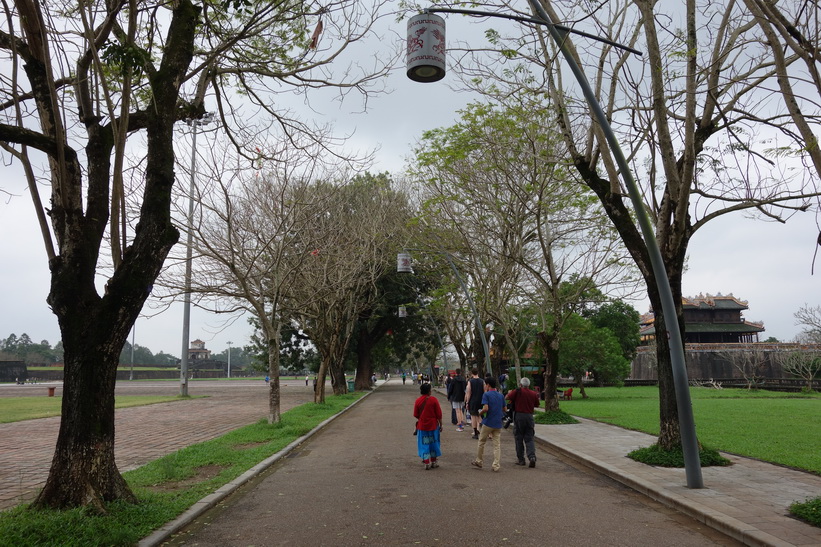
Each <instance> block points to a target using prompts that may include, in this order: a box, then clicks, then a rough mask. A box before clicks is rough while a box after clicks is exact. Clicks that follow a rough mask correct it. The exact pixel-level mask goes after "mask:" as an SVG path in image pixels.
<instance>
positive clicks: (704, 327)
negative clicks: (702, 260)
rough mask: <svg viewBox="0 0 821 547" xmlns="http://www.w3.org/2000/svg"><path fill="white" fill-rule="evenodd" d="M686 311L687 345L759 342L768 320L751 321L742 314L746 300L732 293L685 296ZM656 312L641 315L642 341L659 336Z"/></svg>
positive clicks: (685, 330)
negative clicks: (739, 298) (657, 334)
mask: <svg viewBox="0 0 821 547" xmlns="http://www.w3.org/2000/svg"><path fill="white" fill-rule="evenodd" d="M682 307H683V311H684V342H685V343H687V344H742V343H751V342H758V333H759V332H764V323H762V322H753V321H747V320H745V319H744V317H743V316H742V315H741V312H742V311H743V310H746V309H748V306H747V301H746V300H738V299H737V298H736V297H734V296H733V295H732V294H730V295H729V296H722V295H721V294H718V295H717V296H712V295H710V294H708V295H706V296H705V295H701V294H700V295H698V296H697V297H694V298H689V297H688V298H682ZM654 319H655V318H654V316H653V312H652V311H651V312H649V313H646V314H644V315H643V316H642V318H641V331H640V334H641V340H642V343H645V344H646V343H650V342H652V341H653V340H654V339H655V337H656V327H655V324H654Z"/></svg>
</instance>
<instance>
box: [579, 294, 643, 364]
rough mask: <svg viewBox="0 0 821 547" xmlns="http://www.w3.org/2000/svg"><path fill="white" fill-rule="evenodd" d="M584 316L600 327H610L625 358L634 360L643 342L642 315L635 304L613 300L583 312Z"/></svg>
mask: <svg viewBox="0 0 821 547" xmlns="http://www.w3.org/2000/svg"><path fill="white" fill-rule="evenodd" d="M582 316H583V317H585V318H587V319H590V321H591V322H592V323H593V325H594V326H596V327H598V328H606V329H609V330H610V332H612V333H613V334H614V335H615V337H616V340H618V341H619V345H620V346H621V351H622V355H623V356H624V358H625V359H627V360H628V361H632V360H633V359H634V358H635V357H636V348H637V347H638V346H639V344H640V343H641V335H640V334H639V331H640V328H641V327H640V322H641V315H640V314H639V312H638V311H636V309H635V308H634V307H633V306H631V305H630V304H627V303H625V302H623V301H621V300H613V301H610V302H606V303H604V304H602V305H601V306H599V307H597V308H595V309H594V310H590V311H585V312H583V313H582Z"/></svg>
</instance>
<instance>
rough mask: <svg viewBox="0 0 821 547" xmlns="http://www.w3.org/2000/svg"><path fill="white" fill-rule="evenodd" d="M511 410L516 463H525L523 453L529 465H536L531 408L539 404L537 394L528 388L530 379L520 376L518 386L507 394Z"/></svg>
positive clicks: (534, 432) (533, 423) (534, 430)
mask: <svg viewBox="0 0 821 547" xmlns="http://www.w3.org/2000/svg"><path fill="white" fill-rule="evenodd" d="M507 400H508V401H510V406H511V409H512V410H513V439H514V442H515V443H516V465H526V464H525V454H527V459H528V461H529V462H530V464H529V465H530V467H536V443H535V442H534V441H533V438H534V436H535V435H536V429H535V422H534V421H533V410H534V409H535V408H536V407H537V406H539V404H540V401H539V394H538V393H536V392H535V391H533V390H532V389H530V380H529V379H528V378H522V379H521V380H520V381H519V387H518V388H517V389H514V390H512V391H510V392H509V393H508V394H507Z"/></svg>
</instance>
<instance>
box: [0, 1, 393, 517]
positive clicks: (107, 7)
mask: <svg viewBox="0 0 821 547" xmlns="http://www.w3.org/2000/svg"><path fill="white" fill-rule="evenodd" d="M379 8H380V2H379V0H376V1H375V2H374V3H373V4H372V5H368V4H367V3H365V2H358V1H353V0H338V1H336V2H332V3H330V4H328V3H323V4H321V5H320V4H315V3H313V2H296V3H294V2H289V3H276V2H275V3H257V4H251V3H246V2H221V3H220V2H218V3H205V4H194V3H193V2H191V1H190V0H179V1H177V2H173V3H170V4H168V3H162V2H156V1H153V0H149V1H147V2H142V3H139V2H126V1H122V2H116V1H115V2H96V1H92V2H85V3H81V4H71V3H65V4H44V3H42V2H40V1H39V0H17V1H15V2H14V3H13V4H8V3H4V4H3V10H4V14H5V17H4V18H3V22H2V23H0V25H2V26H0V48H1V49H2V50H3V51H4V52H5V54H6V56H7V64H6V66H7V67H8V72H4V74H3V76H2V79H0V87H2V89H3V99H2V103H0V109H2V112H3V114H4V117H3V123H0V145H2V149H3V150H4V154H10V155H11V156H13V157H14V158H15V160H16V161H19V162H20V164H21V165H22V167H23V169H24V172H25V173H26V176H27V180H28V187H29V192H30V194H31V196H32V199H33V204H34V210H35V214H36V215H37V218H38V219H39V220H40V224H41V232H42V235H43V240H44V244H45V249H46V256H47V258H48V260H49V264H48V266H49V268H50V271H51V288H50V292H49V296H48V302H49V304H50V306H51V308H52V310H53V311H54V313H55V315H56V316H57V319H58V323H59V326H60V331H61V334H62V343H63V348H64V350H65V353H64V362H65V380H64V382H65V383H64V392H63V393H64V394H63V399H62V421H61V425H60V432H59V435H58V439H57V446H56V449H55V454H54V459H53V461H52V466H51V469H50V471H49V477H48V479H47V481H46V484H45V487H44V489H43V490H42V492H41V493H40V495H39V496H38V498H37V500H36V501H35V504H34V505H35V506H38V507H71V506H83V505H88V506H93V507H94V508H95V509H96V510H98V511H104V510H105V506H104V504H105V503H106V502H108V501H113V500H118V499H122V500H128V501H134V499H135V498H134V496H133V494H132V493H131V491H130V490H129V488H128V486H127V485H126V483H125V481H124V480H123V479H122V477H121V476H120V473H119V471H118V469H117V466H116V464H115V460H114V382H115V378H116V369H117V364H118V357H119V354H120V350H121V348H122V346H123V344H124V342H125V340H126V338H127V336H128V334H129V332H130V330H131V327H132V325H133V324H134V321H135V319H136V317H137V315H138V314H139V312H140V310H141V308H142V306H143V304H144V302H145V300H146V298H148V296H149V294H150V293H151V289H152V286H153V284H154V281H155V279H156V277H157V275H158V273H159V271H160V269H161V267H162V265H163V262H164V260H165V258H166V256H167V254H168V252H169V250H170V249H171V248H172V246H173V245H174V244H175V243H176V242H177V239H178V237H179V232H178V230H177V228H176V227H175V226H174V223H173V221H172V217H171V201H172V189H173V185H174V182H175V176H174V160H175V144H174V139H173V136H174V131H173V127H174V124H175V123H176V122H177V121H180V120H183V119H189V118H198V117H201V116H202V115H203V113H204V112H205V110H206V102H208V103H209V105H216V110H217V111H218V113H219V117H220V119H221V122H222V127H223V129H224V130H226V131H230V133H231V134H232V136H233V137H234V139H235V140H236V141H237V142H240V141H242V140H243V137H244V136H245V135H246V134H247V132H248V131H249V130H252V131H255V130H256V128H255V127H254V126H253V124H246V123H244V122H243V121H242V119H241V118H242V117H243V115H244V113H243V107H241V104H240V101H241V103H242V104H244V105H246V106H245V107H244V110H245V112H249V111H251V112H250V114H252V115H253V114H259V111H261V112H263V113H265V117H268V118H271V119H274V120H275V121H276V123H277V125H278V126H279V127H280V128H282V129H283V131H285V132H286V133H290V134H293V133H294V132H298V131H300V130H304V129H310V128H307V127H306V126H305V124H302V123H300V122H299V121H298V120H294V119H293V118H292V117H290V116H289V115H288V112H287V110H285V109H280V107H279V102H278V101H276V100H273V99H272V93H276V92H279V91H281V90H282V89H284V88H286V89H287V88H290V89H293V90H298V91H304V90H307V89H310V88H313V87H325V86H332V85H333V86H336V87H337V89H339V90H340V93H346V92H348V91H355V92H361V93H364V94H365V95H364V96H365V98H367V94H368V93H369V91H368V85H369V84H371V83H373V84H376V85H377V90H378V86H379V85H380V84H381V82H382V80H381V78H382V76H383V75H384V74H385V73H386V70H387V67H386V65H385V64H383V63H382V62H380V61H379V60H378V58H377V56H378V54H375V57H374V64H373V65H372V66H368V67H365V66H362V65H352V64H349V66H347V67H345V66H342V67H340V70H339V71H336V69H335V67H332V66H331V63H332V62H336V63H339V62H340V60H341V57H340V56H341V55H342V53H343V52H344V51H345V49H346V48H347V47H348V46H349V45H350V44H353V43H355V42H357V41H359V40H360V39H362V38H363V37H365V36H367V35H369V34H371V33H372V25H373V24H374V21H375V20H376V19H377V17H378V14H377V12H378V10H379ZM314 26H317V27H320V28H323V29H324V31H323V32H322V33H321V34H317V33H314V36H313V38H312V34H311V30H312V29H313V28H314ZM391 59H392V56H391V55H387V56H386V58H385V60H386V61H387V62H388V64H390V61H391ZM254 108H256V109H257V112H253V110H254ZM258 117H259V116H258ZM128 149H132V150H135V149H140V150H141V151H142V153H141V154H139V156H140V157H141V158H145V159H144V161H142V160H141V163H140V165H139V167H140V171H141V173H142V176H139V177H135V179H136V181H137V184H135V185H134V186H132V187H128V186H127V185H126V181H125V180H124V177H122V176H121V174H122V173H123V172H127V171H129V170H130V168H131V166H128V165H126V150H128ZM38 173H43V174H42V176H38ZM41 185H44V186H47V187H49V188H50V191H51V196H50V200H49V204H48V209H46V206H45V205H44V204H43V202H42V201H43V200H41V198H40V193H39V192H40V187H41ZM47 217H48V218H47ZM49 221H50V224H51V226H50V228H51V231H53V236H52V234H51V232H50V230H49V226H48V223H49ZM106 254H108V255H109V256H110V259H106V258H104V256H105V255H106ZM103 285H104V288H103Z"/></svg>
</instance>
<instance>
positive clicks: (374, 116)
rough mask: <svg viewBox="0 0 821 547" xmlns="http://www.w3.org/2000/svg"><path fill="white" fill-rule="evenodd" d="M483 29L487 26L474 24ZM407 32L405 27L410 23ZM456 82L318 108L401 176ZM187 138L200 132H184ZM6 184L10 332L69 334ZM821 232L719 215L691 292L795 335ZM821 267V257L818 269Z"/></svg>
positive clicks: (696, 244)
mask: <svg viewBox="0 0 821 547" xmlns="http://www.w3.org/2000/svg"><path fill="white" fill-rule="evenodd" d="M467 24H471V23H469V22H464V23H463V22H460V21H454V20H452V17H451V18H449V19H448V38H449V39H450V38H451V36H454V35H455V34H454V33H455V32H458V31H459V26H460V25H467ZM472 24H473V25H480V24H481V23H480V22H475V23H472ZM398 27H401V28H398V29H397V31H398V32H402V33H404V23H403V24H399V25H398ZM447 80H448V78H447V77H446V79H445V80H444V81H443V82H440V83H437V84H416V83H413V82H410V81H408V80H407V79H406V78H405V76H404V70H398V71H397V72H396V73H395V74H393V75H392V76H391V77H390V79H389V87H391V88H394V89H395V91H394V92H393V93H392V94H390V95H388V96H381V97H377V98H375V99H373V100H371V101H370V102H369V105H368V111H367V113H364V114H354V113H353V112H358V111H360V110H361V106H360V104H358V103H356V104H354V103H350V104H345V103H343V104H342V105H341V106H340V105H339V104H338V103H328V104H319V103H317V102H316V101H315V102H313V105H312V106H313V108H314V109H315V110H319V113H318V114H317V113H314V112H310V111H307V110H306V116H316V117H317V119H319V120H321V121H322V122H327V123H332V124H335V125H336V126H337V128H338V129H339V131H340V132H341V133H350V132H351V131H353V130H355V135H354V137H353V138H352V139H351V141H350V145H351V146H353V147H358V148H362V149H367V148H372V147H375V146H377V145H378V146H381V150H380V151H379V152H378V154H377V162H376V164H375V165H374V166H373V168H372V171H374V172H380V171H390V172H398V171H400V170H401V168H402V166H403V165H404V161H405V159H406V157H408V156H409V154H410V151H411V148H412V145H413V143H414V142H415V141H416V140H417V139H418V138H419V137H420V136H421V134H422V132H423V131H425V130H428V129H432V128H435V127H443V126H448V125H450V124H452V123H453V122H454V121H455V120H456V110H457V109H458V108H461V107H462V106H464V105H465V104H466V103H468V102H469V101H470V100H471V97H470V96H468V95H466V94H463V93H456V92H454V91H452V90H451V89H450V88H449V87H448V86H447V85H446V84H447ZM180 138H186V139H188V138H190V136H189V135H188V134H185V135H182V134H180ZM3 170H4V177H3V179H4V180H3V185H2V186H3V188H5V189H8V190H10V191H12V192H14V193H15V194H16V195H15V196H14V197H10V198H8V197H6V196H2V201H0V257H2V266H1V267H0V310H2V313H0V338H5V337H7V336H8V335H9V334H12V333H14V334H16V335H18V336H20V335H21V334H23V333H26V334H28V335H29V336H30V337H31V338H32V340H34V341H35V342H39V341H41V340H44V339H45V340H48V341H49V342H50V343H51V344H52V345H53V344H55V343H56V342H57V341H58V340H59V338H60V335H59V329H58V327H57V321H56V318H55V317H54V315H53V314H52V313H51V311H50V310H49V308H48V306H47V304H46V295H47V294H48V287H49V274H48V267H47V263H46V255H45V251H44V250H43V245H42V241H41V239H40V236H39V230H38V227H37V224H36V221H35V217H34V215H33V212H32V211H33V208H32V205H31V202H30V199H29V197H28V194H27V193H26V191H25V183H24V180H23V178H22V176H21V175H20V174H19V171H18V170H17V169H13V168H9V167H8V166H4V167H3ZM818 233H819V230H818V227H817V225H816V220H815V218H814V216H812V215H811V214H803V215H802V214H799V215H796V216H795V217H794V218H793V219H792V220H791V221H790V222H788V223H787V224H786V225H782V224H777V223H772V222H769V223H767V222H763V221H757V220H748V219H745V218H743V217H742V216H741V215H732V216H728V217H725V218H723V219H719V220H717V221H713V222H711V223H710V225H708V227H707V228H706V229H705V230H702V231H701V232H699V233H697V234H696V236H695V237H694V238H693V240H692V242H691V244H690V253H689V269H688V271H687V273H686V274H685V276H684V283H683V293H684V295H686V296H696V295H698V294H699V293H704V294H707V293H709V294H713V295H717V294H719V293H720V294H724V295H727V294H733V295H734V296H736V297H737V298H739V299H741V300H746V301H748V304H749V310H747V311H746V312H744V315H745V318H746V319H748V320H753V321H763V322H764V327H765V329H766V331H765V332H764V333H763V338H762V339H766V338H767V337H769V336H774V337H776V338H778V339H779V340H782V341H788V340H790V339H791V338H792V337H793V336H795V335H796V334H797V333H798V331H799V330H800V329H799V328H798V327H797V326H795V324H794V319H793V313H794V312H795V311H796V310H797V309H798V308H799V307H800V306H801V305H803V304H805V303H806V304H810V305H813V306H814V305H818V304H821V298H819V297H818V296H817V293H815V290H814V287H816V286H817V285H818V279H817V276H813V275H811V273H810V269H811V264H812V259H813V252H814V250H815V242H816V238H817V236H818ZM816 270H821V259H819V263H818V264H817V265H816ZM632 303H633V305H634V306H635V307H636V308H637V309H638V311H639V312H641V313H644V312H646V311H648V301H647V300H646V299H643V300H639V301H635V302H632ZM223 321H224V320H223V318H221V317H216V316H214V315H211V314H208V313H205V312H202V311H200V310H197V309H193V310H192V315H191V333H190V339H191V340H195V339H197V338H199V339H201V340H204V341H205V342H206V347H207V348H208V349H210V350H212V351H214V352H217V353H218V352H221V351H224V350H225V349H226V348H227V344H228V342H229V341H230V342H232V343H233V346H234V347H239V346H243V345H245V344H247V343H248V338H249V336H250V334H251V329H250V327H249V326H248V325H247V322H246V321H245V320H244V319H240V320H239V321H236V322H235V323H234V324H233V325H229V326H225V325H224V324H223ZM181 324H182V306H181V305H174V306H172V307H171V308H170V309H168V310H167V311H165V312H163V313H162V314H160V315H159V316H156V317H152V318H146V317H141V318H140V319H139V320H138V321H137V326H136V343H137V344H139V345H141V346H146V347H148V348H149V349H151V351H152V352H154V353H157V352H159V351H164V352H166V353H170V354H173V355H176V356H179V355H180V352H181V349H182V348H181V337H182V330H181Z"/></svg>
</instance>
